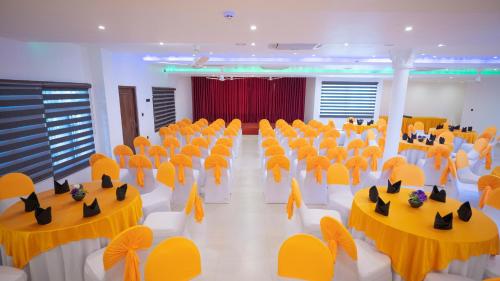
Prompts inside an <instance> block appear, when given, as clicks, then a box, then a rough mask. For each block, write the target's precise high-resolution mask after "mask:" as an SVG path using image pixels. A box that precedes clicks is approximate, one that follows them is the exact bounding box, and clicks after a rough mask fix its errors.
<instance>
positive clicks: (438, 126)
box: [436, 124, 444, 130]
mask: <svg viewBox="0 0 500 281" xmlns="http://www.w3.org/2000/svg"><path fill="white" fill-rule="evenodd" d="M443 127H444V125H443V124H439V125H437V126H436V129H437V130H439V129H442V128H443Z"/></svg>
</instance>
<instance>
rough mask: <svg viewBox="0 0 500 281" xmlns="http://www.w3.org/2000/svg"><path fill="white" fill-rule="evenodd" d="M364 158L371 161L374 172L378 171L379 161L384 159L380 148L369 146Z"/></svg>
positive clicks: (364, 152)
mask: <svg viewBox="0 0 500 281" xmlns="http://www.w3.org/2000/svg"><path fill="white" fill-rule="evenodd" d="M362 155H363V157H365V158H366V159H370V168H371V170H372V171H377V169H378V167H377V166H378V159H379V158H381V157H382V150H380V148H379V147H378V146H369V147H367V148H365V149H364V150H363V153H362Z"/></svg>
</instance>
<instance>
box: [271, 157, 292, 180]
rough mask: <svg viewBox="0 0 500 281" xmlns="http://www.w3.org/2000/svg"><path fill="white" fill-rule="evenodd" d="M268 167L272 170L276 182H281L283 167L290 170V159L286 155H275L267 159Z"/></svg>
mask: <svg viewBox="0 0 500 281" xmlns="http://www.w3.org/2000/svg"><path fill="white" fill-rule="evenodd" d="M266 169H267V170H268V171H269V170H271V171H272V173H273V176H274V181H275V182H281V169H284V170H286V171H290V160H288V158H287V157H286V156H284V155H274V156H272V157H271V158H269V160H268V161H267V164H266Z"/></svg>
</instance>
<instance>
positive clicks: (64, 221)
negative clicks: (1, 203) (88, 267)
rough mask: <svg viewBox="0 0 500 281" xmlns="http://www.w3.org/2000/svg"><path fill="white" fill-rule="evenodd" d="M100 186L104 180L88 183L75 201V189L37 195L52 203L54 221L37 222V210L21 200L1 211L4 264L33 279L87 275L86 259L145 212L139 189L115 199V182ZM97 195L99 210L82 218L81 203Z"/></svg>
mask: <svg viewBox="0 0 500 281" xmlns="http://www.w3.org/2000/svg"><path fill="white" fill-rule="evenodd" d="M121 184H122V183H120V182H118V181H113V186H114V187H113V188H102V187H101V181H95V182H89V183H84V184H83V186H84V188H85V189H86V190H87V191H88V194H87V195H86V197H85V198H84V199H83V200H82V201H75V200H73V198H72V197H71V194H70V193H69V192H68V193H64V194H59V195H55V194H54V191H53V190H48V191H45V192H42V193H39V194H37V196H38V200H39V202H40V206H41V208H47V207H49V206H50V207H52V222H50V223H49V224H46V225H39V224H37V222H36V219H35V215H34V212H25V211H24V204H23V203H22V202H21V201H19V202H17V203H15V204H13V205H12V206H10V207H9V208H7V209H6V210H5V211H4V212H3V213H2V214H1V215H0V245H1V246H2V263H3V264H7V265H10V266H14V267H17V268H24V269H25V270H26V271H27V273H28V275H29V276H30V279H31V281H38V280H57V281H59V280H61V281H64V280H67V281H70V280H71V281H74V280H83V265H84V262H85V258H86V257H87V255H88V254H90V253H91V252H93V251H95V250H97V249H99V248H102V247H103V246H105V245H106V244H107V242H108V240H109V239H112V238H113V237H114V236H115V235H117V234H118V233H120V232H122V231H123V230H125V229H127V228H129V227H131V226H134V225H136V224H137V223H138V222H139V220H140V218H141V217H142V201H141V196H140V194H139V191H138V190H137V189H136V188H134V187H133V186H131V185H128V189H127V193H126V198H125V200H123V201H118V200H116V187H117V186H120V185H121ZM95 198H97V201H98V203H99V208H100V210H101V212H100V214H97V215H95V216H93V217H88V218H84V217H83V202H85V203H86V204H90V203H92V201H94V199H95Z"/></svg>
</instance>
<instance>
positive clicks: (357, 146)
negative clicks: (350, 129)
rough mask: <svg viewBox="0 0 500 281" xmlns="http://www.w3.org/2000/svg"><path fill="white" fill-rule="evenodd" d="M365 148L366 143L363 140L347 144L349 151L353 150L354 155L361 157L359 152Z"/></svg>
mask: <svg viewBox="0 0 500 281" xmlns="http://www.w3.org/2000/svg"><path fill="white" fill-rule="evenodd" d="M364 146H365V142H363V140H362V139H355V140H352V141H351V142H350V143H349V144H347V151H349V150H351V149H352V150H353V155H359V150H360V149H361V148H362V147H364Z"/></svg>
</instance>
